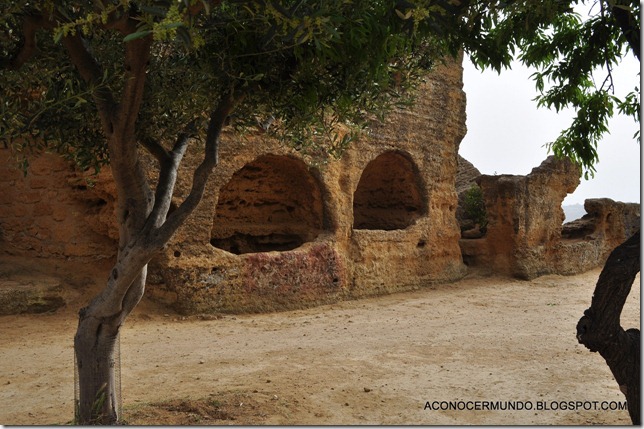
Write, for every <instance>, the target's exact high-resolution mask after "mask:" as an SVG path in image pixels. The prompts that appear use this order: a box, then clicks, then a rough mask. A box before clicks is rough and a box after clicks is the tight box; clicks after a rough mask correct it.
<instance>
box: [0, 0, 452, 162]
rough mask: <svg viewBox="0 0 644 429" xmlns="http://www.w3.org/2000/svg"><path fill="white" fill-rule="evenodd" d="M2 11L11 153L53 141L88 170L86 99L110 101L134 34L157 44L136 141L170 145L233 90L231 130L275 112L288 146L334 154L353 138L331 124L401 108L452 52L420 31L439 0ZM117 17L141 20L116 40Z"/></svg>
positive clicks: (94, 151) (91, 144) (92, 126)
mask: <svg viewBox="0 0 644 429" xmlns="http://www.w3.org/2000/svg"><path fill="white" fill-rule="evenodd" d="M445 3H446V4H447V3H448V2H445ZM0 7H1V8H2V10H1V11H0V13H1V16H2V21H1V22H0V29H1V31H2V32H3V33H4V36H6V37H3V38H2V42H1V44H0V49H1V51H0V52H1V54H2V57H3V58H4V64H5V66H4V67H2V69H0V81H2V82H3V88H4V91H5V95H6V97H4V100H3V115H2V119H1V121H2V122H0V136H1V138H2V139H3V140H4V141H5V142H10V143H11V144H12V145H13V146H14V148H15V149H16V150H17V151H19V152H25V151H27V150H28V148H42V147H49V148H53V149H56V150H58V151H59V152H61V153H63V154H65V155H68V156H70V157H72V158H74V159H75V160H76V161H77V162H78V163H79V165H80V166H81V167H84V168H87V167H89V166H91V165H92V166H100V165H101V164H103V163H105V162H106V161H107V159H108V157H109V156H108V154H107V151H106V148H105V145H104V141H105V136H104V132H103V131H104V130H102V127H101V123H100V117H99V115H97V111H96V107H95V103H92V102H91V101H92V97H96V96H97V94H98V93H99V92H102V93H109V94H111V97H113V98H115V99H117V100H118V99H119V95H120V94H121V92H122V90H123V85H124V79H125V75H124V69H123V55H124V53H123V49H124V45H125V44H126V43H131V42H133V41H136V40H137V39H143V38H149V37H152V38H153V42H152V46H151V56H150V64H149V67H148V72H147V77H146V91H145V95H144V96H145V98H144V100H143V104H142V106H141V110H140V113H139V116H138V119H137V129H136V133H137V139H138V141H139V142H141V143H142V144H143V145H144V146H145V144H146V142H151V141H164V140H169V141H172V140H173V139H174V136H177V135H178V134H179V133H180V132H182V130H183V128H184V127H185V125H186V124H189V123H190V124H192V125H193V126H194V129H195V130H199V131H201V132H202V137H203V132H204V130H206V129H207V126H206V123H207V121H208V112H209V110H210V109H211V108H212V105H213V100H214V99H216V98H217V97H218V96H219V94H222V93H226V92H235V93H236V94H237V95H241V94H243V100H242V101H240V102H239V103H238V105H237V106H236V108H235V114H234V116H233V118H232V119H233V120H234V124H233V125H235V126H236V127H238V128H242V129H243V128H247V127H251V126H252V127H254V126H256V125H257V123H258V122H260V123H262V122H264V121H266V119H268V118H274V120H275V123H276V124H279V125H280V126H278V127H272V130H273V131H274V132H277V133H278V134H279V137H281V138H282V139H283V140H284V141H287V142H291V143H293V144H295V145H297V146H306V145H309V144H312V143H316V142H317V143H322V144H327V146H326V147H325V148H326V150H331V151H334V150H337V149H340V147H341V146H342V145H344V144H346V143H347V142H348V140H349V139H350V137H351V136H353V135H354V134H351V133H349V134H343V135H340V134H338V130H337V125H338V124H340V123H342V124H345V125H348V126H349V129H350V130H353V131H355V130H358V129H360V127H361V126H362V125H363V124H364V123H365V119H366V117H367V115H368V114H382V113H383V112H385V111H386V110H387V109H388V108H390V107H392V106H396V105H401V104H405V103H406V102H407V101H408V97H409V95H410V91H409V90H410V88H412V87H413V86H414V85H415V84H417V83H418V81H419V80H420V79H421V78H422V75H423V73H424V72H425V71H426V70H428V69H429V68H430V67H431V66H432V65H433V64H434V63H435V62H436V61H439V59H440V58H441V57H442V56H443V55H445V54H446V53H447V44H446V43H445V42H444V40H443V39H442V38H441V35H440V34H433V33H430V32H429V31H426V30H427V28H426V27H429V26H435V27H437V28H438V27H439V26H440V25H442V22H441V17H442V16H444V15H445V13H446V12H445V9H444V8H443V7H442V6H440V2H438V4H437V5H432V6H426V7H423V6H422V5H418V6H414V5H412V4H411V3H410V4H408V5H407V6H405V5H400V6H396V4H395V2H391V1H367V0H343V1H339V0H338V1H324V0H318V1H301V0H298V1H294V0H292V1H284V2H275V1H272V2H268V1H228V2H217V1H214V2H213V1H210V2H207V1H204V2H201V1H194V0H191V1H180V2H176V1H170V0H147V1H125V0H118V1H117V0H114V1H103V2H100V1H99V2H79V1H71V0H69V1H41V2H38V1H22V2H17V3H13V4H3V5H2V6H0ZM125 15H129V16H133V17H135V18H134V19H136V20H137V25H136V28H135V29H134V31H133V32H130V33H127V34H125V35H124V34H122V33H121V32H118V31H114V27H115V26H116V25H117V23H118V22H119V20H120V19H121V18H122V17H123V16H125ZM25 22H27V23H28V24H29V25H26V24H25ZM26 28H29V30H30V31H33V32H35V33H36V34H35V37H34V38H33V40H30V37H32V34H31V33H30V32H29V31H25V29H26ZM423 30H425V31H424V32H423ZM76 36H78V37H81V38H82V40H83V43H84V44H85V45H86V46H87V48H88V51H89V53H90V54H91V55H92V56H93V58H94V59H95V60H96V63H97V66H98V67H100V71H101V73H100V78H99V79H93V80H91V81H89V82H87V81H86V80H84V79H82V78H81V76H80V75H79V73H78V72H77V70H75V67H74V66H73V65H72V64H70V61H69V59H68V58H67V57H66V56H67V52H65V50H64V49H63V46H61V45H62V41H64V40H65V39H66V38H70V37H76ZM36 40H37V45H38V46H37V50H38V53H37V56H36V57H35V58H37V60H34V61H29V62H26V63H25V64H19V65H21V67H20V68H18V69H16V68H17V67H14V65H16V63H20V62H21V60H22V58H20V57H19V56H17V55H16V52H19V53H21V51H20V49H19V48H21V47H24V46H25V45H27V44H29V43H33V42H35V41H36ZM7 66H9V67H7ZM239 98H240V99H241V98H242V97H239Z"/></svg>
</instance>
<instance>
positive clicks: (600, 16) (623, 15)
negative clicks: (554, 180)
mask: <svg viewBox="0 0 644 429" xmlns="http://www.w3.org/2000/svg"><path fill="white" fill-rule="evenodd" d="M584 8H585V9H587V10H588V13H587V14H586V15H582V14H580V12H579V10H583V9H584ZM466 20H467V22H468V24H467V25H466V28H467V30H466V33H465V35H464V40H463V41H462V43H463V46H464V49H465V50H466V51H467V52H468V53H469V54H470V55H471V58H472V60H473V61H474V64H475V65H477V66H478V67H481V68H492V69H494V70H496V71H498V72H501V70H502V69H503V68H508V67H510V65H511V62H512V61H513V60H514V59H517V60H519V61H520V62H521V63H523V64H525V65H526V66H528V67H529V68H533V69H535V70H536V71H535V72H534V74H533V78H534V81H535V85H536V89H537V91H538V93H539V95H538V96H537V98H536V101H537V103H538V105H539V106H544V107H547V108H549V109H554V110H556V111H560V110H562V109H564V108H571V109H572V110H573V111H575V112H576V116H575V118H574V119H573V121H572V123H571V125H570V127H568V128H567V129H565V130H563V131H562V132H561V134H560V135H559V137H558V138H557V139H556V140H555V141H554V142H550V143H548V146H549V149H550V150H551V151H552V152H553V153H554V154H555V155H557V156H560V157H564V156H565V157H569V158H570V159H572V160H573V161H575V162H576V163H578V164H580V165H581V166H582V167H583V170H584V174H585V176H586V178H588V177H589V175H592V174H593V173H594V172H595V168H594V165H595V164H596V163H597V162H598V156H597V144H598V143H599V142H600V140H601V138H602V136H603V135H605V134H606V133H607V132H609V128H608V120H609V118H611V117H612V116H613V114H614V113H615V110H617V111H618V112H619V113H620V114H625V115H628V116H631V117H632V118H633V119H634V120H635V121H636V123H637V126H636V127H635V129H639V120H640V103H639V98H640V97H639V88H637V87H636V88H634V89H633V90H632V91H631V92H629V93H628V94H627V95H626V96H625V97H622V98H619V97H617V96H615V95H614V89H615V82H614V81H613V76H612V70H613V68H614V67H615V66H616V65H618V64H619V62H620V61H621V60H622V59H623V58H624V57H625V56H626V55H628V54H629V53H630V54H632V55H634V56H635V57H636V58H637V59H638V60H639V58H640V4H639V2H637V1H634V0H599V1H591V2H583V1H559V0H546V1H532V0H523V1H489V2H487V1H483V2H477V3H476V5H474V6H473V8H472V9H471V10H470V11H469V14H468V17H467V18H466ZM636 136H639V131H637V132H636ZM638 140H639V137H638Z"/></svg>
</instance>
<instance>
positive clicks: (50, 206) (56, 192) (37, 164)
mask: <svg viewBox="0 0 644 429" xmlns="http://www.w3.org/2000/svg"><path fill="white" fill-rule="evenodd" d="M99 183H102V181H100V182H99ZM88 186H89V185H88V182H87V181H86V180H85V179H84V178H83V175H82V174H80V173H77V172H76V171H75V170H74V168H73V167H72V166H70V164H69V163H67V162H65V161H64V160H63V159H61V158H60V157H59V156H56V155H52V154H43V155H42V156H40V157H38V158H36V159H34V160H33V161H32V162H31V164H30V167H29V170H28V173H27V175H26V176H25V175H24V173H23V172H22V171H21V170H20V169H19V168H17V167H16V164H15V161H14V160H13V159H12V158H11V153H10V151H9V150H8V149H0V252H2V253H5V254H15V255H20V254H29V255H33V256H48V257H59V258H63V257H87V258H110V257H113V256H114V255H115V254H116V246H115V242H114V239H115V238H116V237H117V235H116V234H115V233H116V230H115V229H114V230H113V231H111V233H110V231H109V229H110V228H109V227H108V226H107V225H109V222H110V221H107V220H108V219H114V215H113V201H114V197H113V196H112V195H110V194H109V193H108V192H104V191H103V192H102V191H100V190H99V189H101V185H97V186H96V187H95V188H93V189H88ZM108 201H111V202H112V203H108ZM111 222H114V221H111Z"/></svg>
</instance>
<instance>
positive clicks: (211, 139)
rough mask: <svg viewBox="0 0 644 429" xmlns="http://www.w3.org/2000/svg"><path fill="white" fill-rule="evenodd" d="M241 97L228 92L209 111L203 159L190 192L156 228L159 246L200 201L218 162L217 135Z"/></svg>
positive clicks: (196, 171)
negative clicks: (214, 107) (213, 108)
mask: <svg viewBox="0 0 644 429" xmlns="http://www.w3.org/2000/svg"><path fill="white" fill-rule="evenodd" d="M242 99H243V96H240V97H238V98H235V97H234V96H233V94H232V93H228V94H226V95H224V96H223V97H222V99H221V101H220V102H219V105H218V106H217V108H216V109H215V110H213V112H212V113H211V115H210V122H209V124H208V130H207V134H206V147H205V150H204V159H203V161H202V162H201V164H199V166H198V167H197V168H196V169H195V172H194V174H193V178H192V188H191V189H190V193H189V194H188V196H187V197H186V199H185V200H183V202H182V203H181V205H179V207H178V208H177V209H176V210H174V211H173V212H172V213H171V214H169V215H168V217H167V219H166V221H165V222H164V223H163V225H161V227H159V228H158V229H157V230H156V234H155V235H156V237H155V239H154V242H155V243H157V244H160V245H161V246H162V245H165V243H167V241H168V240H169V239H170V237H172V234H174V232H175V231H176V230H177V229H178V228H179V227H180V226H181V225H182V224H183V222H184V221H185V220H186V218H187V217H188V216H189V215H190V214H191V213H192V212H193V211H194V209H195V208H196V207H197V205H198V204H199V202H200V201H201V198H202V197H203V193H204V190H205V188H206V184H207V183H208V178H209V177H210V173H211V172H212V170H213V168H215V166H216V165H217V163H218V162H219V136H220V134H221V130H222V129H223V127H224V125H225V123H226V118H228V116H229V115H230V114H231V113H232V111H233V110H234V109H235V106H236V105H237V104H238V103H239V102H241V101H242Z"/></svg>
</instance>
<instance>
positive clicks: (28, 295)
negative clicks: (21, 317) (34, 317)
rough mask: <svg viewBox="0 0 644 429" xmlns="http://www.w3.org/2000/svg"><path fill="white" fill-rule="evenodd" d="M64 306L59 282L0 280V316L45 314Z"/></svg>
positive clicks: (43, 279) (49, 279)
mask: <svg viewBox="0 0 644 429" xmlns="http://www.w3.org/2000/svg"><path fill="white" fill-rule="evenodd" d="M63 305H65V299H64V298H63V286H62V284H61V282H60V280H58V279H55V278H51V277H44V278H36V279H34V280H25V281H18V280H6V279H0V316H6V315H10V314H24V313H47V312H51V311H56V310H57V309H59V308H60V307H62V306H63Z"/></svg>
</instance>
